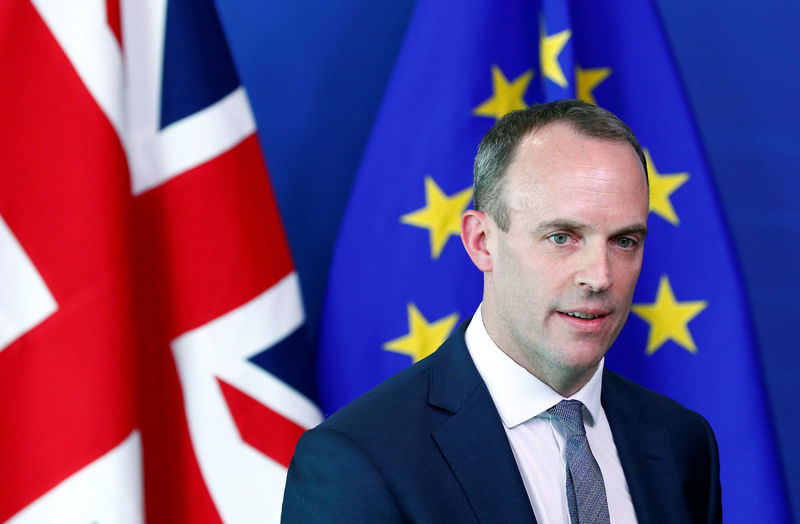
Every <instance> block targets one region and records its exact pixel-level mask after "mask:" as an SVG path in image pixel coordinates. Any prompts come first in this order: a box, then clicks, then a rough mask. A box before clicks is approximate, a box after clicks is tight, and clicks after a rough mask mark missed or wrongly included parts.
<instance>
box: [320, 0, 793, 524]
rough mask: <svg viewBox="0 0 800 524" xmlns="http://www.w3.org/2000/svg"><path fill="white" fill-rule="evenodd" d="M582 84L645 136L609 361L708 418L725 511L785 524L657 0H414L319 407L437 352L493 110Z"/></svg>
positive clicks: (361, 176) (362, 197) (588, 95)
mask: <svg viewBox="0 0 800 524" xmlns="http://www.w3.org/2000/svg"><path fill="white" fill-rule="evenodd" d="M560 98H581V99H584V100H586V101H588V102H592V103H596V104H599V105H601V106H603V107H605V108H607V109H609V110H611V111H612V112H614V113H615V114H617V115H618V116H619V117H620V118H622V119H623V120H624V121H625V122H626V123H628V124H629V125H630V126H631V128H633V130H634V132H635V133H636V134H637V137H638V138H639V140H640V142H641V144H642V146H643V147H644V148H645V149H646V150H647V155H648V163H649V176H650V192H651V204H650V205H651V213H650V218H649V229H650V233H649V235H648V239H647V243H646V248H645V256H644V264H643V270H642V275H641V277H640V279H639V284H638V287H637V291H636V294H635V296H634V301H633V302H634V305H633V308H632V314H631V316H630V318H629V320H628V323H627V325H626V327H625V328H624V329H623V332H622V334H621V335H620V337H619V339H618V340H617V342H616V343H615V344H614V347H612V349H611V350H610V351H609V354H608V356H607V359H606V366H607V367H608V368H609V369H612V370H614V371H617V372H619V373H621V374H623V375H625V376H627V377H629V378H631V379H633V380H636V381H637V382H639V383H641V384H643V385H645V386H647V387H650V388H652V389H654V390H656V391H659V392H662V393H664V394H666V395H668V396H670V397H672V398H674V399H676V400H678V401H680V402H681V403H683V404H684V405H686V406H687V407H689V408H691V409H694V410H696V411H698V412H700V413H701V414H703V415H704V416H705V417H706V418H707V419H708V420H709V421H710V423H711V425H712V427H713V428H714V430H715V433H716V435H717V439H718V443H719V447H720V456H721V470H722V472H721V476H722V488H723V505H724V509H725V514H726V521H728V522H788V519H789V517H788V514H787V508H786V503H785V494H784V489H783V484H782V481H781V476H780V471H779V466H778V460H777V455H776V451H775V447H774V440H773V436H772V431H771V424H770V420H769V416H768V413H767V408H766V406H767V404H766V402H765V399H764V397H763V389H762V386H761V381H760V373H759V365H758V361H757V355H756V350H755V347H754V344H753V336H752V333H751V329H750V323H749V320H748V311H747V307H746V303H745V300H744V294H743V290H742V284H741V282H740V278H739V274H738V270H737V267H736V263H735V257H734V255H733V252H732V247H731V244H730V241H729V237H728V234H727V230H726V226H725V223H724V219H723V216H722V214H721V211H720V208H719V205H718V202H717V199H716V196H715V193H714V189H713V186H712V181H711V177H710V174H709V170H708V167H707V165H706V162H705V160H704V156H703V152H702V150H701V147H700V143H699V140H698V137H697V133H696V131H695V128H694V124H693V121H692V118H691V114H690V111H689V108H688V104H687V102H686V100H685V97H684V94H683V91H682V88H681V86H680V81H679V78H678V75H677V72H676V70H675V66H674V63H673V61H672V58H671V56H670V53H669V49H668V47H667V44H666V40H665V37H664V33H663V30H662V27H661V23H660V20H659V18H658V14H657V12H656V10H655V8H654V6H653V5H652V4H651V3H650V2H647V1H639V2H623V1H621V0H616V1H607V2H591V1H588V0H584V1H572V2H564V1H552V0H544V1H543V2H538V3H537V2H529V1H523V0H506V1H504V2H495V1H488V0H471V1H467V2H462V3H459V7H458V8H457V9H454V8H453V7H452V6H451V5H450V4H449V3H447V2H441V1H434V0H431V1H428V0H421V1H420V2H419V3H418V6H417V10H416V12H415V14H414V17H413V19H412V22H411V24H410V27H409V30H408V33H407V35H406V40H405V42H404V45H403V49H402V51H401V54H400V56H399V58H398V61H397V64H396V67H395V70H394V74H393V76H392V79H391V81H390V84H389V86H388V88H387V92H386V95H385V97H384V102H383V105H382V108H381V111H380V113H379V115H378V118H377V120H376V123H375V126H374V129H373V133H372V136H371V140H370V142H369V143H368V146H367V148H366V151H365V154H364V158H363V161H362V164H361V167H360V170H359V173H358V174H357V176H356V181H355V186H354V189H353V193H352V196H351V201H350V203H349V207H348V210H347V213H346V216H345V219H344V222H343V225H342V229H341V232H340V236H339V240H338V245H337V250H336V253H335V255H334V260H333V264H332V267H331V276H330V283H329V289H328V295H327V298H326V304H325V311H324V313H323V326H322V340H321V347H320V356H319V358H320V361H319V366H320V367H319V381H320V394H321V397H322V401H323V406H324V409H325V412H326V413H331V412H332V411H334V410H336V409H338V408H339V407H341V406H342V405H344V404H345V403H347V402H348V401H350V400H352V399H354V398H355V397H357V396H358V395H360V394H361V393H363V392H365V391H367V390H368V389H369V388H371V387H372V386H374V385H376V384H377V383H379V382H380V381H382V380H383V379H385V378H388V377H389V376H391V375H393V374H394V373H396V372H398V371H400V370H401V369H403V368H405V367H407V366H408V365H410V364H411V363H412V362H415V361H417V360H419V359H421V358H423V357H424V356H426V355H427V354H429V353H430V352H431V351H433V350H435V349H436V347H437V346H438V345H439V344H440V343H441V342H442V341H443V340H444V339H445V338H446V337H447V335H448V334H449V333H450V332H451V331H452V329H453V328H454V327H455V326H456V325H457V324H458V323H459V322H461V321H462V320H464V319H466V318H468V317H469V315H471V314H472V313H473V312H474V310H475V308H476V307H477V305H478V303H479V301H480V297H481V292H482V275H481V273H480V272H479V271H478V270H477V269H476V268H475V267H474V266H473V265H472V263H471V262H470V260H469V258H468V257H467V255H466V253H465V252H464V249H463V247H462V246H461V242H460V239H459V236H458V235H459V232H458V227H459V218H460V215H461V213H462V212H463V211H464V209H466V208H467V207H468V206H469V204H470V199H471V192H470V187H471V182H472V158H473V157H474V153H475V151H476V148H477V145H478V143H479V141H480V138H481V137H482V136H483V134H484V133H485V132H486V131H487V130H488V129H489V127H490V126H491V125H492V124H493V123H494V122H495V121H496V119H497V118H499V117H500V116H502V115H503V114H505V113H507V112H508V111H511V110H514V109H519V108H523V107H525V106H526V105H528V104H532V103H535V102H541V101H549V100H555V99H560Z"/></svg>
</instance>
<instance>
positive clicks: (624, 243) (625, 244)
mask: <svg viewBox="0 0 800 524" xmlns="http://www.w3.org/2000/svg"><path fill="white" fill-rule="evenodd" d="M617 245H618V246H619V247H621V248H623V249H629V248H632V247H634V246H635V245H636V240H634V239H632V238H630V237H619V238H618V239H617Z"/></svg>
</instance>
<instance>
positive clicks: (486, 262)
mask: <svg viewBox="0 0 800 524" xmlns="http://www.w3.org/2000/svg"><path fill="white" fill-rule="evenodd" d="M489 220H490V219H489V216H488V215H487V214H486V213H484V212H483V211H475V210H474V209H468V210H467V211H465V212H464V215H463V216H462V217H461V242H463V244H464V248H465V249H466V250H467V254H468V255H469V258H471V259H472V263H473V264H475V266H476V267H477V268H478V269H480V270H481V271H483V272H484V273H486V272H488V271H491V270H492V254H491V253H490V252H489V246H488V242H487V234H488V233H489V231H490V228H491V226H492V224H490V223H489Z"/></svg>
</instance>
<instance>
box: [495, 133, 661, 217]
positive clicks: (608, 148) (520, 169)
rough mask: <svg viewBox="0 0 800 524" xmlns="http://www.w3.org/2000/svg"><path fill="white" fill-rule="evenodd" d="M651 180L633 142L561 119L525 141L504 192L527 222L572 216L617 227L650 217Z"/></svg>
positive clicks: (511, 208) (512, 209)
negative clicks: (591, 133) (586, 131)
mask: <svg viewBox="0 0 800 524" xmlns="http://www.w3.org/2000/svg"><path fill="white" fill-rule="evenodd" d="M646 180H647V179H646V176H645V174H644V169H643V167H642V165H641V162H640V161H639V157H638V156H637V155H636V153H635V151H634V150H633V147H631V146H630V144H628V143H627V142H614V141H610V140H603V139H597V138H592V137H587V136H585V135H582V134H579V133H577V132H576V131H574V130H573V129H572V128H571V127H570V126H569V125H567V124H563V123H556V124H551V125H548V126H546V127H544V128H542V129H540V130H538V131H536V132H535V133H532V134H529V135H528V136H526V137H525V138H524V139H523V140H522V141H521V142H520V144H519V145H518V147H517V150H516V151H515V155H514V159H513V161H512V162H511V164H510V165H509V168H508V173H507V180H506V183H505V188H504V193H505V198H506V203H507V206H508V209H509V213H510V215H511V216H512V217H513V216H514V215H518V214H521V213H524V215H525V216H524V219H523V222H526V223H530V222H533V221H544V220H554V219H568V220H576V221H580V222H582V223H587V224H596V225H598V227H600V226H608V227H615V226H625V225H629V224H633V223H644V222H646V220H647V214H648V189H647V181H646ZM513 223H514V219H513V218H512V224H513Z"/></svg>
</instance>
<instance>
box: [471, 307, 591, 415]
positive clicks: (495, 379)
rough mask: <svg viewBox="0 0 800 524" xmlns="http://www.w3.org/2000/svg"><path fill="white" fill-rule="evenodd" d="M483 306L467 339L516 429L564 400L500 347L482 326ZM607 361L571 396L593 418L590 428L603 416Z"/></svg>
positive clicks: (498, 404)
mask: <svg viewBox="0 0 800 524" xmlns="http://www.w3.org/2000/svg"><path fill="white" fill-rule="evenodd" d="M481 306H482V304H481V305H479V306H478V310H477V311H476V312H475V315H474V316H473V317H472V321H471V322H470V323H469V326H467V332H466V334H465V336H464V338H465V341H466V344H467V349H468V350H469V354H470V356H471V357H472V360H473V361H474V362H475V367H476V368H478V373H480V375H481V378H483V381H484V382H485V383H486V387H487V388H488V389H489V394H490V395H491V397H492V400H493V401H494V405H495V407H497V411H498V413H499V414H500V418H501V419H502V421H503V424H504V425H505V426H506V427H507V428H513V427H514V426H517V425H519V424H522V423H523V422H525V421H527V420H529V419H531V418H533V417H536V416H538V415H542V414H543V413H546V411H547V410H548V409H549V408H551V407H553V406H555V405H556V404H558V403H559V402H560V401H562V400H564V398H565V397H562V396H561V394H560V393H558V392H556V391H555V390H554V389H552V388H551V387H550V386H548V385H547V384H545V383H544V382H542V381H541V380H539V379H538V378H536V377H535V376H533V375H532V374H530V373H529V372H528V371H527V370H526V369H525V368H523V367H522V366H520V365H519V364H517V363H516V362H514V361H513V360H512V359H511V357H509V356H508V355H506V354H505V353H503V351H502V350H501V349H500V348H499V347H497V344H495V343H494V341H493V340H492V339H491V337H489V333H488V332H487V331H486V327H485V326H484V325H483V317H482V315H481ZM604 361H605V358H604V359H603V360H601V361H600V365H598V366H597V370H596V371H595V373H594V375H592V378H591V379H589V382H587V383H586V384H585V385H584V386H583V387H582V388H581V389H580V390H579V391H578V392H577V393H575V394H574V395H572V396H571V397H569V398H570V399H575V400H580V401H581V403H583V405H584V406H585V407H586V410H585V411H588V414H589V415H590V417H589V418H590V419H589V420H587V421H586V422H588V423H589V424H590V425H594V423H595V421H597V420H598V417H599V415H600V409H601V405H600V392H601V390H602V386H603V364H604Z"/></svg>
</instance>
